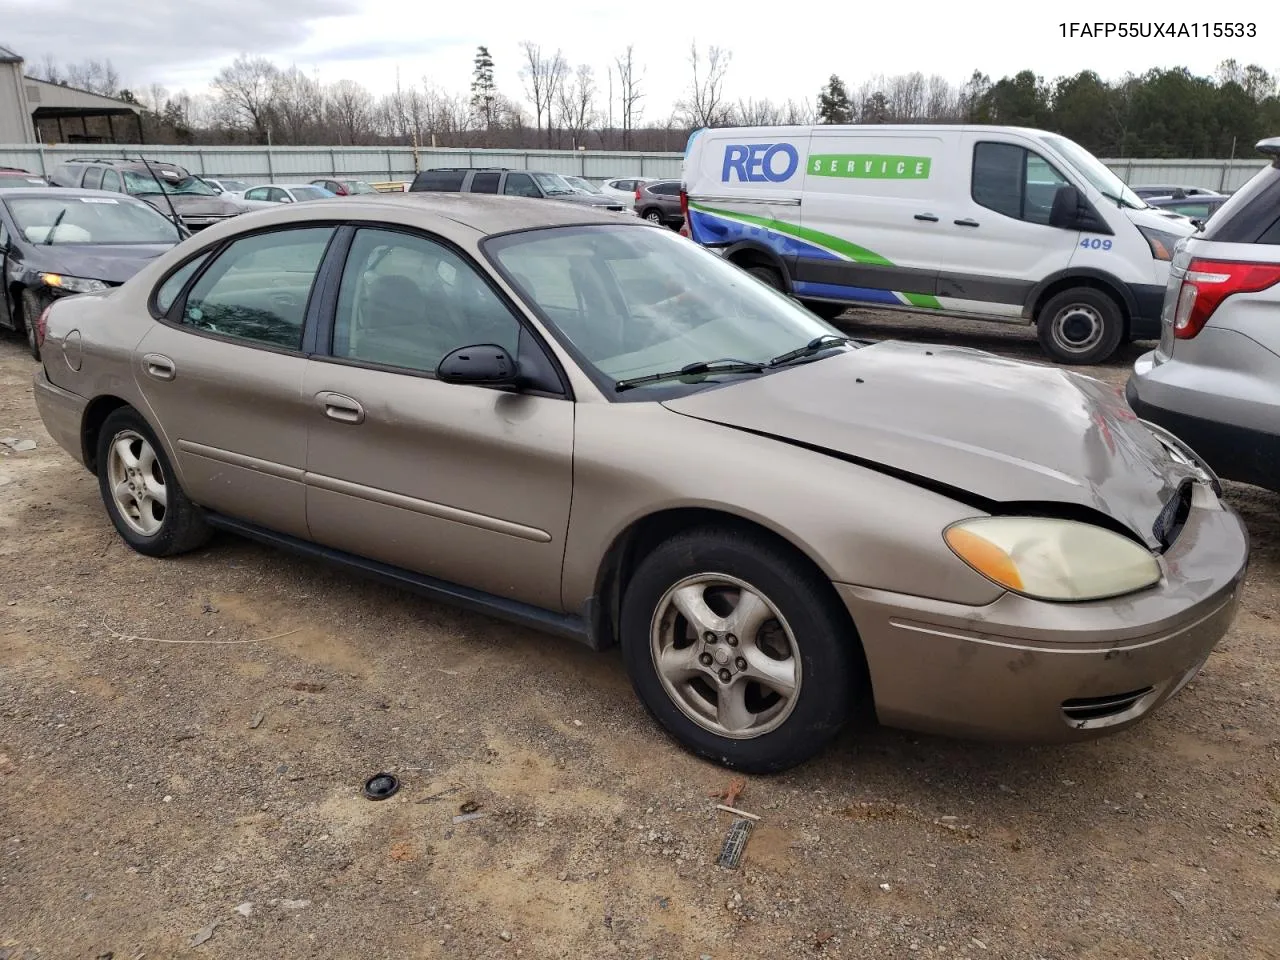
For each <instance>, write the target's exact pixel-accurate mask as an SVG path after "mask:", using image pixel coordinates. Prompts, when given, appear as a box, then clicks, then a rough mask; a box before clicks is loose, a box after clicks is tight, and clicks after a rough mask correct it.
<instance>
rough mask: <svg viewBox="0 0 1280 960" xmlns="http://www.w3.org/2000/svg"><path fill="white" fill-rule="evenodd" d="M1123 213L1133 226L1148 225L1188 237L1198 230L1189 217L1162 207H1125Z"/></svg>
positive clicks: (1153, 228) (1154, 228)
mask: <svg viewBox="0 0 1280 960" xmlns="http://www.w3.org/2000/svg"><path fill="white" fill-rule="evenodd" d="M1125 215H1126V216H1127V217H1128V218H1129V220H1130V221H1131V222H1132V223H1133V224H1134V226H1138V227H1150V228H1151V229H1152V230H1162V231H1164V232H1165V233H1172V234H1176V235H1177V236H1180V237H1190V236H1192V235H1194V234H1195V233H1198V232H1199V231H1198V230H1197V229H1196V225H1195V224H1194V223H1192V222H1191V218H1190V217H1184V216H1183V215H1182V214H1180V213H1176V212H1174V211H1173V210H1167V209H1164V208H1162V207H1147V208H1146V209H1144V210H1129V209H1126V210H1125Z"/></svg>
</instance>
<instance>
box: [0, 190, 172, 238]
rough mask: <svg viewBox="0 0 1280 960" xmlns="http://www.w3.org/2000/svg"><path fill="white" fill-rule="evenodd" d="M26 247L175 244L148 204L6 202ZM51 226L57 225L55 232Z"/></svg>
mask: <svg viewBox="0 0 1280 960" xmlns="http://www.w3.org/2000/svg"><path fill="white" fill-rule="evenodd" d="M6 204H7V206H8V207H9V212H10V213H11V214H13V219H14V222H15V223H16V224H17V227H18V230H19V232H21V234H22V235H23V236H24V237H26V238H27V240H28V242H30V243H41V244H43V243H49V242H50V233H52V244H53V245H55V246H56V245H59V244H66V243H91V244H92V243H116V244H119V243H177V242H178V241H179V240H181V239H182V237H181V236H179V234H178V230H177V228H176V227H175V226H174V225H173V223H172V222H171V221H170V220H169V219H168V218H167V217H165V216H163V215H162V214H159V213H157V212H156V211H155V209H154V208H152V207H151V205H150V204H146V203H143V202H141V201H140V200H129V199H127V198H125V197H120V198H116V197H69V198H65V199H64V198H62V197H21V198H15V199H13V200H8V201H6ZM54 224H57V227H56V229H55V228H54Z"/></svg>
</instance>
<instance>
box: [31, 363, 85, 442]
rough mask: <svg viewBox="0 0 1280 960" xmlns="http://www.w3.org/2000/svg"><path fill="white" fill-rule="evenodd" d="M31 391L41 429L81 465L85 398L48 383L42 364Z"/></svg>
mask: <svg viewBox="0 0 1280 960" xmlns="http://www.w3.org/2000/svg"><path fill="white" fill-rule="evenodd" d="M32 388H33V392H34V393H35V398H36V410H38V411H39V413H40V419H41V420H42V421H44V428H45V429H46V430H48V431H49V435H50V436H51V437H53V439H54V440H56V441H57V442H58V446H60V447H62V449H63V450H66V451H67V453H69V454H71V456H73V457H74V458H75V459H76V462H77V463H79V464H80V465H81V466H84V444H83V443H82V441H81V431H82V428H83V425H84V411H85V408H86V407H88V405H89V401H87V400H86V399H85V398H84V397H82V396H80V395H79V394H75V393H72V392H71V391H70V390H63V389H62V388H61V387H59V386H57V385H55V384H53V383H51V382H50V380H49V378H48V377H47V376H46V375H45V372H44V367H43V366H41V367H40V369H38V370H37V371H36V375H35V379H34V383H33V384H32Z"/></svg>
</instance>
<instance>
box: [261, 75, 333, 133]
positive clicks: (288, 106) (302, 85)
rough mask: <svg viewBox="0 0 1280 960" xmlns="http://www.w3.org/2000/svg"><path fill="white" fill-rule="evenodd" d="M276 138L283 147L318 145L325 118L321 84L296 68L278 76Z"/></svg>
mask: <svg viewBox="0 0 1280 960" xmlns="http://www.w3.org/2000/svg"><path fill="white" fill-rule="evenodd" d="M271 105H272V113H273V117H274V119H275V131H274V135H275V136H276V137H278V138H279V140H280V142H281V143H290V144H294V145H300V144H304V143H314V142H316V140H317V139H318V138H317V137H316V133H318V132H319V131H318V130H317V128H318V127H319V126H320V122H321V119H322V118H323V116H324V92H323V91H322V90H321V88H320V84H319V83H317V82H316V81H315V80H313V79H312V78H311V77H308V76H307V75H306V74H305V73H303V72H302V71H301V70H299V69H298V68H297V67H296V66H295V67H290V68H289V69H288V70H284V71H282V72H280V73H278V74H277V75H276V77H275V80H274V83H273V85H272V90H271Z"/></svg>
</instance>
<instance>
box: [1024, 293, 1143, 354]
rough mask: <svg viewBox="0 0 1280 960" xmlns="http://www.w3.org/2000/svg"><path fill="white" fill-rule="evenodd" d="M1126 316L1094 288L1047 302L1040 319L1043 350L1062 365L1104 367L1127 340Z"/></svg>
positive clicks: (1054, 297)
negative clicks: (1106, 361)
mask: <svg viewBox="0 0 1280 960" xmlns="http://www.w3.org/2000/svg"><path fill="white" fill-rule="evenodd" d="M1124 326H1125V324H1124V313H1123V312H1122V311H1121V309H1120V305H1119V304H1118V303H1116V302H1115V300H1113V299H1112V298H1111V297H1109V296H1108V295H1107V294H1105V293H1103V292H1102V291H1101V290H1097V289H1095V288H1093V287H1072V288H1070V289H1068V290H1063V291H1062V292H1061V293H1058V294H1055V295H1054V296H1052V297H1050V298H1049V299H1048V300H1047V301H1045V303H1044V305H1043V306H1041V307H1040V312H1039V313H1038V314H1037V316H1036V333H1037V335H1038V336H1039V339H1040V346H1041V348H1042V349H1043V350H1044V352H1045V353H1047V354H1048V355H1049V356H1050V357H1052V358H1053V359H1054V360H1056V361H1057V362H1058V363H1067V364H1073V365H1075V364H1092V363H1102V362H1103V361H1104V360H1106V359H1108V358H1109V357H1111V355H1112V354H1114V353H1115V352H1116V349H1117V348H1118V347H1119V346H1120V342H1121V341H1122V340H1123V339H1124V332H1125V331H1124Z"/></svg>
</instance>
